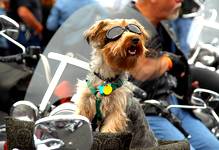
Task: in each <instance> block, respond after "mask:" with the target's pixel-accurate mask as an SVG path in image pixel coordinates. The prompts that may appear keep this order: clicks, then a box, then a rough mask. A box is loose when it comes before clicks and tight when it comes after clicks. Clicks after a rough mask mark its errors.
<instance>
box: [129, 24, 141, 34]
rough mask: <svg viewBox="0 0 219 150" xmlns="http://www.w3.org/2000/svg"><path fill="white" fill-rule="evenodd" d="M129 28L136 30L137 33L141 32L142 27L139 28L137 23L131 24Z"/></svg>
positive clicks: (132, 30)
mask: <svg viewBox="0 0 219 150" xmlns="http://www.w3.org/2000/svg"><path fill="white" fill-rule="evenodd" d="M127 28H128V30H129V31H131V32H134V33H137V34H141V30H140V28H139V27H138V26H137V25H135V24H129V25H128V26H127Z"/></svg>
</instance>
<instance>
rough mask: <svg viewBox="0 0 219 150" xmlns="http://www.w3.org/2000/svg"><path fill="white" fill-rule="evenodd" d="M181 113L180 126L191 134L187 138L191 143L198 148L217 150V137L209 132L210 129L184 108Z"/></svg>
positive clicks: (218, 145) (218, 144) (218, 147)
mask: <svg viewBox="0 0 219 150" xmlns="http://www.w3.org/2000/svg"><path fill="white" fill-rule="evenodd" d="M181 115H183V118H182V120H181V121H182V127H183V128H184V129H185V130H186V131H187V132H188V133H190V135H191V138H190V139H189V141H190V143H191V145H192V146H193V147H194V148H195V149H198V150H207V149H209V150H219V141H218V139H217V138H216V137H215V136H214V135H213V134H212V133H211V132H210V130H209V129H208V128H207V127H206V126H205V125H204V124H203V123H202V122H201V121H200V120H198V119H197V118H195V117H194V116H193V115H191V114H190V113H189V112H187V111H186V110H183V111H182V113H181Z"/></svg>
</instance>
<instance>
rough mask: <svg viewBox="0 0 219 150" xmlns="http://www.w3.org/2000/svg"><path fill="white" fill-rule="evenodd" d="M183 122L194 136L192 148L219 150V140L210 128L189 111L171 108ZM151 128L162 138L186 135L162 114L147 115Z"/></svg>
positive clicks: (174, 101) (179, 137)
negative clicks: (161, 115)
mask: <svg viewBox="0 0 219 150" xmlns="http://www.w3.org/2000/svg"><path fill="white" fill-rule="evenodd" d="M170 101H171V103H172V104H176V103H177V100H176V99H175V97H172V98H171V99H170ZM171 111H172V113H173V114H175V115H176V116H177V117H178V119H180V120H181V122H182V127H183V128H184V129H185V130H186V131H187V132H188V133H189V134H190V135H191V136H192V137H191V138H190V139H189V142H190V144H191V149H196V150H219V141H218V140H217V139H216V137H215V136H214V135H213V134H212V133H211V132H210V131H209V130H208V128H207V127H206V126H205V125H204V124H203V123H202V122H201V121H199V120H198V119H197V118H195V117H194V116H192V115H191V114H190V113H189V112H188V111H186V110H182V109H179V108H173V109H171ZM146 118H147V120H148V123H149V125H150V128H151V129H152V130H153V132H154V134H155V136H156V137H157V138H158V139H161V140H183V139H185V136H184V135H183V134H182V133H181V132H180V131H179V130H178V129H177V128H176V127H175V126H174V125H172V124H171V123H170V122H169V121H168V120H167V119H166V118H163V117H160V116H147V117H146Z"/></svg>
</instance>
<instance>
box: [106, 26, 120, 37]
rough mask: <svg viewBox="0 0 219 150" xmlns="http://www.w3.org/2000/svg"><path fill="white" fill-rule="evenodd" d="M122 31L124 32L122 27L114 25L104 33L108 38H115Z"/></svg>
mask: <svg viewBox="0 0 219 150" xmlns="http://www.w3.org/2000/svg"><path fill="white" fill-rule="evenodd" d="M123 32H124V30H123V28H122V27H119V26H116V27H113V28H112V29H110V30H108V32H107V33H106V37H107V38H108V39H110V40H115V39H117V38H118V37H120V36H121V35H122V33H123Z"/></svg>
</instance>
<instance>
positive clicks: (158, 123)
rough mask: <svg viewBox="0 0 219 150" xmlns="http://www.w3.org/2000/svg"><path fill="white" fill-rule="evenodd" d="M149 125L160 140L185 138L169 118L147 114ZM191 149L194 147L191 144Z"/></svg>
mask: <svg viewBox="0 0 219 150" xmlns="http://www.w3.org/2000/svg"><path fill="white" fill-rule="evenodd" d="M146 118H147V120H148V123H149V126H150V128H151V129H152V131H153V133H154V134H155V136H156V137H157V138H158V139H159V140H171V141H175V140H184V139H185V136H184V135H183V134H182V133H181V132H180V131H179V130H178V129H177V128H176V127H175V126H174V125H172V124H171V123H170V122H169V121H168V120H167V119H165V118H163V117H159V116H146ZM190 148H191V150H194V148H193V147H192V146H191V145H190Z"/></svg>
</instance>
